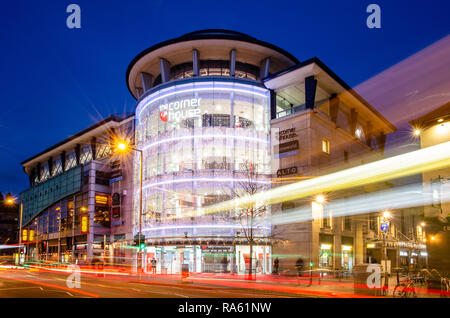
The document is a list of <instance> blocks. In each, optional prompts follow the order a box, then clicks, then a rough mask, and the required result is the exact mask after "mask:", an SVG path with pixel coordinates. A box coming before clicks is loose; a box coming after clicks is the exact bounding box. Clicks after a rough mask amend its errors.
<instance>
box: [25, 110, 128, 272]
mask: <svg viewBox="0 0 450 318" xmlns="http://www.w3.org/2000/svg"><path fill="white" fill-rule="evenodd" d="M133 119H134V116H133V115H128V116H110V117H108V118H106V119H104V120H102V121H100V122H98V123H96V124H95V125H93V126H91V127H89V128H87V129H85V130H83V131H80V132H79V133H77V134H75V135H73V136H71V137H69V138H67V139H65V140H63V141H61V142H59V143H57V144H56V145H54V146H52V147H50V148H48V149H46V150H44V151H43V152H41V153H39V154H37V155H35V156H33V157H32V158H29V159H27V160H25V161H23V162H22V166H23V169H24V171H25V173H27V174H28V176H29V181H30V188H29V189H28V190H25V191H24V192H22V193H21V194H20V200H21V201H22V202H23V219H22V226H23V232H24V234H23V235H22V242H23V243H24V244H27V245H28V251H27V255H28V257H30V258H32V259H44V260H53V261H60V262H61V261H66V262H73V263H79V264H82V263H87V262H90V261H91V260H92V259H94V258H102V259H103V258H106V257H116V258H117V262H118V263H120V262H122V261H123V259H124V258H125V255H124V254H123V255H122V254H121V253H125V252H124V251H122V250H121V249H120V248H117V250H116V252H115V253H116V254H113V251H114V249H113V246H117V247H120V246H121V245H122V244H124V242H125V241H126V239H128V240H132V239H133V237H132V227H133V222H134V219H133V214H132V163H131V162H130V160H129V158H122V157H120V156H112V144H113V143H114V142H115V141H114V136H116V135H120V136H127V137H128V138H129V139H130V140H131V141H132V140H133V138H134V120H133Z"/></svg>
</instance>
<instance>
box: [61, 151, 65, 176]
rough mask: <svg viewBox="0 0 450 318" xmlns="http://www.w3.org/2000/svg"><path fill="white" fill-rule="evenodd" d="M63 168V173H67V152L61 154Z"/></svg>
mask: <svg viewBox="0 0 450 318" xmlns="http://www.w3.org/2000/svg"><path fill="white" fill-rule="evenodd" d="M60 158H61V166H62V171H63V172H64V171H66V151H63V152H61V157H60Z"/></svg>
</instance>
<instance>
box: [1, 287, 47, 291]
mask: <svg viewBox="0 0 450 318" xmlns="http://www.w3.org/2000/svg"><path fill="white" fill-rule="evenodd" d="M31 288H39V287H11V288H0V291H2V290H14V289H31Z"/></svg>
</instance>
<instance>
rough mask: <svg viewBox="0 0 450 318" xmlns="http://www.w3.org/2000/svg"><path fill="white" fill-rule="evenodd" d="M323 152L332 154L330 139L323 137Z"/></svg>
mask: <svg viewBox="0 0 450 318" xmlns="http://www.w3.org/2000/svg"><path fill="white" fill-rule="evenodd" d="M322 152H324V153H327V154H330V141H329V140H328V139H326V138H323V139H322Z"/></svg>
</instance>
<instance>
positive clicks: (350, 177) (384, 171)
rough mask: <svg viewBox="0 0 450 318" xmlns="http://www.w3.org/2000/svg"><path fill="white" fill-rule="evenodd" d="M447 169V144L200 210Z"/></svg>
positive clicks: (449, 162) (211, 210) (278, 199)
mask: <svg viewBox="0 0 450 318" xmlns="http://www.w3.org/2000/svg"><path fill="white" fill-rule="evenodd" d="M447 166H450V142H445V143H442V144H439V145H436V146H431V147H428V148H424V149H420V150H416V151H412V152H409V153H406V154H402V155H398V156H395V157H391V158H387V159H383V160H379V161H376V162H372V163H368V164H365V165H361V166H358V167H354V168H350V169H346V170H342V171H339V172H335V173H331V174H328V175H324V176H320V177H317V178H313V179H309V180H305V181H301V182H296V183H292V184H289V185H284V186H280V187H277V188H274V189H271V190H268V191H264V192H260V193H257V194H255V195H252V196H246V197H242V198H237V199H233V200H228V201H224V202H221V203H218V204H214V205H212V206H209V207H206V208H203V209H201V214H208V213H214V212H219V211H226V210H231V209H236V208H241V207H248V206H250V205H252V204H266V205H267V204H274V203H280V202H285V201H290V200H295V199H299V198H303V197H307V196H311V195H314V194H318V193H323V192H330V191H336V190H341V189H347V188H352V187H357V186H363V185H367V184H370V183H376V182H381V181H386V180H390V179H397V178H401V177H406V176H410V175H413V174H418V173H422V172H426V171H430V170H436V169H440V168H444V167H447ZM383 200H385V199H383Z"/></svg>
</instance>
